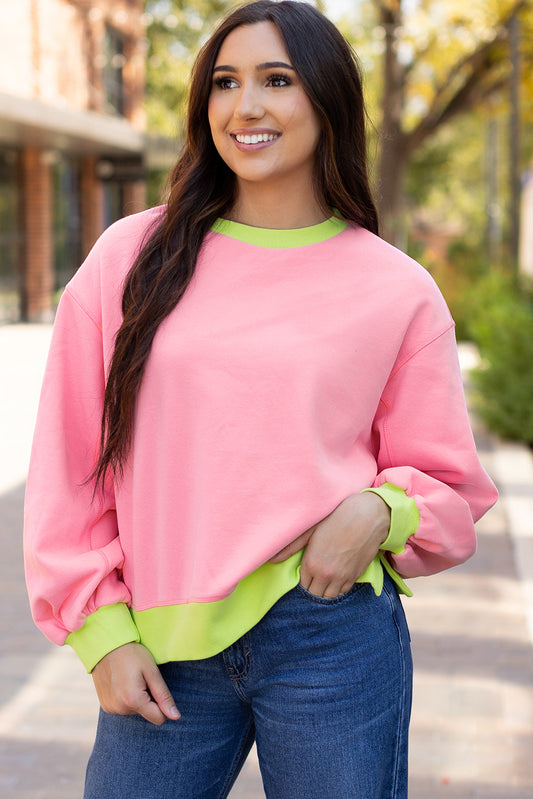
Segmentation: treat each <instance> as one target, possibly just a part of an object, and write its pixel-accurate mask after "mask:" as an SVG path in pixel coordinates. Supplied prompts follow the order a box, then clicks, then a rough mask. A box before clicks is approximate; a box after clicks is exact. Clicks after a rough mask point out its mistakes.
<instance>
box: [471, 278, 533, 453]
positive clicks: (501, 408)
mask: <svg viewBox="0 0 533 799" xmlns="http://www.w3.org/2000/svg"><path fill="white" fill-rule="evenodd" d="M468 327H469V330H470V333H471V337H472V338H473V340H474V341H475V342H476V344H477V345H478V347H479V352H480V355H481V365H480V367H479V368H478V369H476V370H475V371H474V373H473V375H472V377H473V382H474V386H475V388H476V389H477V395H478V396H477V401H476V405H477V408H478V411H479V413H480V415H481V417H482V418H483V420H484V421H485V422H486V423H487V425H488V426H489V427H490V428H491V429H492V430H494V431H495V432H496V433H498V434H499V435H501V436H503V437H504V438H509V439H517V440H521V441H525V442H526V443H528V444H530V445H533V291H532V290H531V286H526V285H524V286H522V287H520V288H516V287H514V286H513V283H512V281H511V280H510V279H509V278H508V277H506V276H505V275H503V274H502V273H496V274H493V275H491V276H489V277H488V278H485V279H484V280H482V281H481V282H480V283H479V284H478V287H477V289H476V291H475V299H474V307H473V312H472V314H471V317H470V321H469V324H468Z"/></svg>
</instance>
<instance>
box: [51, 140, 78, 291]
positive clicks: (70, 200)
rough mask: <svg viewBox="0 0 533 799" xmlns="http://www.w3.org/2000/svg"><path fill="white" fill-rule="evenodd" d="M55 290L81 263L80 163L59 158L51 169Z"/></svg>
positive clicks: (65, 281) (66, 158) (67, 158)
mask: <svg viewBox="0 0 533 799" xmlns="http://www.w3.org/2000/svg"><path fill="white" fill-rule="evenodd" d="M53 186H54V195H53V203H54V217H53V218H54V236H53V241H54V275H55V281H54V287H55V289H56V291H57V290H58V289H61V288H63V287H64V286H65V285H66V284H67V283H68V281H69V280H70V278H71V277H72V275H73V274H74V272H75V271H76V269H78V267H79V266H80V264H81V260H82V246H81V192H80V164H79V162H78V161H77V160H76V159H74V158H69V157H68V156H66V155H62V156H61V158H60V160H58V161H57V163H56V164H54V166H53Z"/></svg>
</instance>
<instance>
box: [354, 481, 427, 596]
mask: <svg viewBox="0 0 533 799" xmlns="http://www.w3.org/2000/svg"><path fill="white" fill-rule="evenodd" d="M364 491H371V492H372V493H373V494H377V495H378V496H379V497H381V499H382V500H383V501H384V502H386V503H387V505H388V506H389V508H390V512H391V521H390V528H389V534H388V536H387V538H386V539H385V541H384V542H383V543H382V545H381V547H380V553H379V561H380V563H381V565H382V566H383V568H384V569H385V571H386V572H387V573H388V574H389V576H390V577H391V578H392V579H393V580H394V582H395V584H396V587H397V588H398V590H399V591H400V592H401V593H402V594H406V596H413V592H412V591H411V589H410V588H408V587H407V585H406V584H405V583H404V581H403V580H402V578H401V577H400V575H399V574H398V573H397V572H396V571H395V570H394V568H393V567H392V565H391V563H390V561H389V560H388V558H387V556H386V554H385V553H386V552H393V553H394V554H395V555H400V554H401V553H402V552H404V550H405V545H406V543H407V539H408V538H410V536H412V535H414V533H416V531H417V530H418V525H419V524H420V513H419V512H418V508H417V507H416V502H415V501H414V499H413V498H412V497H408V496H407V494H406V492H405V491H404V489H403V488H399V486H395V485H393V484H392V483H383V485H381V486H377V487H376V488H365V489H364ZM373 562H375V561H373Z"/></svg>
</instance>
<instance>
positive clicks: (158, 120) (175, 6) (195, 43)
mask: <svg viewBox="0 0 533 799" xmlns="http://www.w3.org/2000/svg"><path fill="white" fill-rule="evenodd" d="M234 5H237V3H236V1H235V0H148V2H147V3H146V15H147V22H148V25H147V32H146V34H147V41H148V53H147V61H146V101H145V109H146V117H147V126H148V131H149V132H151V133H156V134H157V135H160V136H161V135H164V136H169V137H170V138H175V137H176V135H180V134H181V132H182V127H183V120H184V118H185V108H186V102H187V93H188V87H189V76H190V71H191V67H192V65H193V62H194V59H195V57H196V54H197V52H198V50H199V49H200V47H201V46H202V44H203V42H204V41H205V40H206V38H207V37H208V36H209V34H210V32H211V31H212V29H213V28H214V26H215V24H216V22H217V21H218V20H219V19H220V18H221V17H222V16H223V14H224V13H225V12H226V11H228V9H229V8H231V6H234Z"/></svg>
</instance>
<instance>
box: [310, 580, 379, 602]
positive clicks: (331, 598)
mask: <svg viewBox="0 0 533 799" xmlns="http://www.w3.org/2000/svg"><path fill="white" fill-rule="evenodd" d="M365 585H367V583H354V584H353V585H352V587H351V588H349V589H348V590H347V591H345V592H344V594H339V595H338V596H317V595H316V594H312V593H311V591H308V590H307V588H304V587H303V585H302V584H301V583H298V585H297V586H296V591H298V593H299V594H301V595H302V596H303V597H305V598H306V599H309V600H310V601H311V602H316V603H317V604H319V605H336V604H338V603H339V602H342V601H343V599H347V598H348V597H349V596H352V594H355V592H356V591H359V590H360V589H361V588H363V587H364V586H365Z"/></svg>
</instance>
